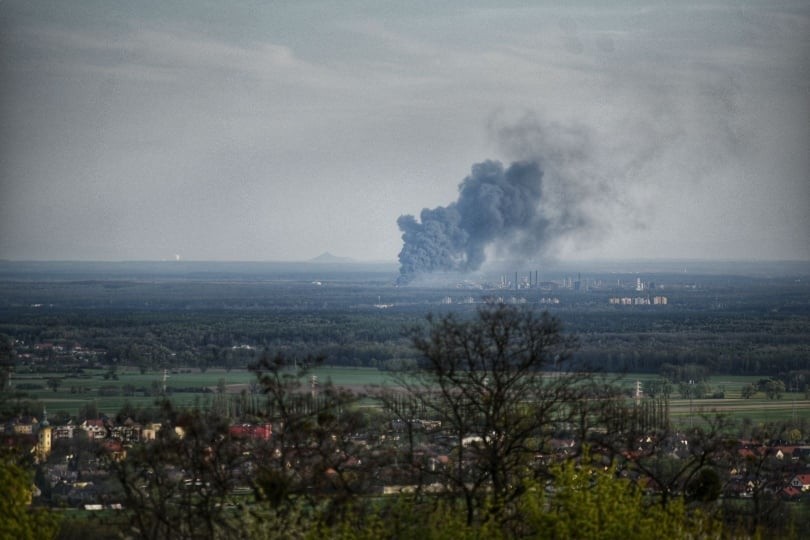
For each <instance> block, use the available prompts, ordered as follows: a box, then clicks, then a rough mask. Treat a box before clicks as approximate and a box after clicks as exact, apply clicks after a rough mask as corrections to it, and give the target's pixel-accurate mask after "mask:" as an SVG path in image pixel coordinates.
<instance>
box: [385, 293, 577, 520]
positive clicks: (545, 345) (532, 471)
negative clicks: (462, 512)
mask: <svg viewBox="0 0 810 540" xmlns="http://www.w3.org/2000/svg"><path fill="white" fill-rule="evenodd" d="M409 336H410V338H411V341H412V343H413V346H414V347H415V349H416V350H417V351H418V352H419V353H420V359H419V361H418V363H417V365H416V366H415V367H414V368H412V369H405V370H404V371H402V372H400V373H399V374H398V375H397V376H396V380H397V383H398V386H399V392H402V393H404V395H405V396H406V397H405V401H406V403H408V407H407V408H405V409H404V410H405V411H406V412H407V413H408V414H412V411H413V410H415V409H416V410H422V411H424V412H425V414H426V416H428V417H429V418H426V419H425V420H429V421H433V422H440V423H441V430H442V432H443V433H444V434H445V435H446V436H447V439H448V440H449V444H448V445H447V448H446V450H447V452H448V456H449V458H450V462H449V463H448V465H447V466H446V467H441V468H439V469H438V471H437V474H438V475H439V478H440V480H441V481H442V482H443V483H444V485H445V488H446V489H447V490H449V491H451V492H453V493H454V494H456V495H459V496H461V497H462V499H463V500H464V502H465V505H466V514H467V522H468V523H472V522H473V520H474V519H475V513H476V510H477V509H478V508H480V506H481V504H482V501H483V499H484V498H486V497H487V496H488V495H491V496H492V498H494V500H495V505H496V506H498V505H501V504H505V503H508V502H509V501H510V500H512V499H513V498H515V497H517V496H519V495H520V494H521V493H522V491H523V489H524V482H523V480H525V479H527V478H528V477H530V476H533V475H536V474H537V472H538V467H537V462H535V460H534V457H535V456H537V455H538V454H539V453H541V452H542V451H543V450H544V448H545V446H546V445H545V443H546V442H547V441H548V440H549V438H551V437H552V435H553V434H554V433H555V431H557V430H559V429H562V428H564V427H566V426H568V424H569V422H570V421H571V420H572V418H573V416H572V415H573V414H574V407H572V406H571V405H572V404H573V403H575V402H576V401H578V399H579V398H582V397H584V395H585V393H586V386H587V385H585V384H583V382H584V381H586V380H587V379H588V378H589V375H588V374H586V373H584V372H581V371H576V370H573V369H571V367H572V366H571V354H570V353H571V351H572V350H573V347H574V345H575V341H574V340H573V339H572V338H570V337H567V336H565V335H564V334H563V333H562V331H561V328H560V323H559V321H558V320H557V319H555V318H554V317H551V316H550V315H549V314H548V313H542V314H539V315H538V314H536V313H534V312H533V311H531V310H529V309H522V308H518V307H513V306H508V305H504V304H501V303H490V304H487V305H486V306H485V307H483V308H481V309H479V310H478V312H477V315H476V316H475V317H474V318H472V319H461V318H459V317H457V316H456V315H453V314H449V315H445V316H442V317H439V318H434V317H432V316H429V317H428V320H427V325H426V326H418V327H415V328H413V329H411V331H410V332H409ZM391 396H392V395H391V394H389V395H388V397H387V399H386V400H384V403H387V404H388V405H389V409H390V404H391V403H392V402H393V399H392V397H391ZM398 414H399V415H400V416H402V411H400V412H399V413H398ZM400 419H401V420H403V421H405V422H406V425H408V426H410V425H411V423H413V420H414V419H408V418H400ZM409 429H410V427H409ZM411 453H412V451H411Z"/></svg>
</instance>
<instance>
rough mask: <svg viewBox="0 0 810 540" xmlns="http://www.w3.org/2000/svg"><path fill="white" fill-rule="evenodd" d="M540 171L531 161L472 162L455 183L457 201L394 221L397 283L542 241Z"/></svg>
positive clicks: (546, 225) (545, 229)
mask: <svg viewBox="0 0 810 540" xmlns="http://www.w3.org/2000/svg"><path fill="white" fill-rule="evenodd" d="M542 180H543V172H542V171H541V170H540V166H539V164H537V163H536V162H533V161H522V162H516V163H512V164H511V165H510V166H509V167H508V168H507V169H504V167H503V165H502V164H501V163H500V162H498V161H485V162H483V163H478V164H476V165H473V167H472V173H471V174H470V175H469V176H468V177H467V178H465V179H464V181H463V182H461V184H460V185H459V196H458V200H457V201H455V202H453V203H450V204H449V205H448V206H444V207H443V206H439V207H437V208H434V209H432V210H431V209H429V208H425V209H424V210H422V213H421V214H420V216H419V217H420V220H421V221H417V220H416V218H414V216H411V215H404V216H401V217H400V218H399V220H397V224H398V225H399V228H400V230H401V231H402V240H403V243H404V244H403V246H402V251H401V252H400V253H399V262H400V282H404V283H407V282H408V281H410V280H411V279H412V278H413V277H415V276H416V275H417V274H421V273H427V272H435V271H461V272H465V271H473V270H477V269H478V268H480V267H481V265H482V264H483V263H484V261H485V260H486V255H485V250H486V249H487V248H488V247H490V246H491V247H494V248H495V249H496V251H503V252H511V251H512V250H513V249H515V248H517V247H520V248H521V249H526V248H528V249H535V250H536V249H537V248H538V247H539V246H542V245H543V244H545V242H546V240H547V238H546V236H547V235H548V233H549V231H550V229H552V228H553V227H552V225H553V224H552V223H551V222H550V221H549V220H548V219H547V218H546V217H545V215H544V212H543V209H542V207H541V204H540V203H541V197H542Z"/></svg>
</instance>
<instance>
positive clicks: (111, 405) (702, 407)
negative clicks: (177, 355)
mask: <svg viewBox="0 0 810 540" xmlns="http://www.w3.org/2000/svg"><path fill="white" fill-rule="evenodd" d="M311 373H312V374H313V375H316V376H317V377H318V381H319V382H320V383H324V382H326V381H328V380H331V381H332V382H333V383H334V384H336V385H338V386H344V387H348V388H350V389H351V390H353V391H355V392H363V391H364V389H366V388H368V387H370V386H373V385H384V384H390V383H391V375H390V373H388V372H385V371H379V370H377V369H374V368H350V367H331V366H322V367H318V368H316V369H313V370H312V372H311ZM104 374H105V371H104V370H86V372H85V374H84V375H83V376H82V377H81V378H77V377H64V376H63V375H60V374H49V373H38V374H31V375H25V374H20V373H17V374H15V375H14V378H13V384H14V385H15V386H16V387H18V388H19V387H20V386H22V387H23V388H25V385H31V384H34V385H40V386H41V387H42V388H40V389H37V390H26V391H25V393H26V394H27V396H28V397H31V398H36V399H38V400H40V401H42V402H43V403H44V404H45V406H46V407H47V409H48V411H49V413H50V412H53V413H58V412H65V413H68V414H70V415H77V414H78V412H79V409H80V408H81V407H82V406H84V405H86V404H87V403H88V402H94V403H95V405H96V407H97V408H98V410H99V411H100V412H102V413H106V414H108V415H111V414H115V413H116V412H117V411H118V410H120V409H121V407H122V406H123V405H124V403H126V402H129V403H130V404H132V405H136V406H141V407H151V406H154V404H155V396H154V394H153V392H154V390H155V389H156V388H157V389H158V390H159V389H160V388H162V386H163V372H162V371H155V372H146V373H141V372H140V371H138V370H137V369H134V368H122V369H119V370H118V371H117V373H116V375H117V377H118V379H117V380H114V379H105V378H104ZM50 378H59V379H60V384H59V387H58V389H57V391H56V392H54V391H53V390H52V389H50V388H49V387H48V386H47V380H48V379H50ZM606 378H608V379H614V380H615V382H616V383H617V384H619V385H621V386H622V387H624V388H626V389H627V390H628V391H631V390H632V389H634V388H635V385H636V381H640V382H641V383H642V387H643V386H644V384H645V383H646V382H648V381H650V380H652V379H656V378H658V377H657V376H656V375H651V374H622V375H612V376H611V375H606ZM758 379H759V378H758V377H744V376H716V377H712V378H710V380H709V384H710V386H711V388H712V389H722V390H723V391H724V393H725V398H724V399H694V400H688V399H680V397H679V396H678V394H677V393H675V394H673V396H672V400H671V404H670V411H671V418H672V420H673V421H674V422H675V423H676V424H680V425H687V424H689V423H694V422H696V421H699V418H700V415H701V414H702V413H710V414H711V413H713V412H714V411H717V412H721V413H724V414H728V415H730V416H733V417H739V418H743V417H748V418H750V419H751V420H753V421H757V422H764V421H773V420H786V421H788V420H792V419H794V420H795V419H802V418H804V419H809V418H810V400H807V399H805V396H804V394H798V393H790V392H786V393H784V394H783V395H782V397H781V399H778V400H770V399H767V398H766V397H765V395H764V394H762V393H758V394H757V395H756V396H754V397H753V398H751V399H742V398H741V397H740V392H741V389H742V388H743V387H744V386H745V385H748V384H750V383H752V382H753V383H755V382H756V381H757V380H758ZM255 380H256V379H255V376H254V375H253V373H251V372H250V371H248V370H244V369H234V370H231V371H225V370H223V369H209V370H207V371H205V372H201V371H199V370H197V369H193V370H191V369H177V370H172V371H171V372H169V374H168V377H167V380H166V384H167V386H168V387H170V388H171V387H174V388H208V389H210V392H208V393H203V392H173V393H172V394H171V399H172V401H173V402H174V403H175V404H176V405H177V406H179V407H183V406H190V405H193V404H194V403H195V402H197V403H199V402H204V400H206V399H211V398H212V397H213V395H214V393H215V392H216V391H217V387H218V385H219V383H220V381H224V383H225V391H226V393H229V394H238V393H239V392H241V391H242V390H246V389H248V388H249V385H250V384H251V383H252V382H255ZM309 384H310V380H309V379H307V380H304V381H302V385H309ZM125 386H130V387H134V388H136V389H141V390H144V389H145V390H146V393H144V392H143V391H138V392H135V393H134V394H133V395H129V396H124V395H122V392H121V391H122V390H123V388H124V387H125ZM105 388H106V389H107V391H108V392H109V393H110V394H113V393H114V392H113V390H114V389H117V390H118V391H117V392H115V394H114V395H104V389H105ZM675 392H677V389H675Z"/></svg>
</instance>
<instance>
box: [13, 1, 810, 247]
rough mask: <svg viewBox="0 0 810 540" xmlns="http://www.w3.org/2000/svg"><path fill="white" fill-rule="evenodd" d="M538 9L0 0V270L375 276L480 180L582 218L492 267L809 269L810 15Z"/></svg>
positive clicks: (515, 5)
mask: <svg viewBox="0 0 810 540" xmlns="http://www.w3.org/2000/svg"><path fill="white" fill-rule="evenodd" d="M554 4H555V3H551V2H548V3H543V2H516V1H515V2H513V1H508V0H507V1H498V2H484V1H476V0H465V1H448V2H421V1H418V0H416V1H412V2H394V1H386V0H367V1H359V0H346V1H341V2H334V1H322V2H320V1H308V0H295V1H284V0H264V1H259V0H246V1H240V2H222V1H208V0H188V1H172V0H160V1H149V0H143V1H139V2H131V1H123V2H119V1H114V0H98V1H92V0H72V1H70V2H65V1H64V0H39V1H33V2H32V1H30V0H4V1H3V2H2V3H0V259H8V260H172V259H175V258H176V257H177V256H179V257H181V258H182V259H184V260H257V261H263V260H273V261H285V260H307V259H310V258H313V257H316V256H317V255H319V254H321V253H322V252H325V251H329V252H331V253H333V254H335V255H338V256H342V257H352V258H355V259H358V260H369V261H372V260H373V261H395V260H396V259H397V255H398V253H399V251H400V250H401V249H402V245H403V243H402V238H401V236H402V232H401V231H400V230H399V229H398V227H397V220H398V218H399V217H400V216H401V215H403V214H411V215H414V216H416V218H417V219H418V218H419V215H420V212H421V210H422V209H423V208H436V207H439V206H446V205H448V204H450V203H451V202H453V201H455V200H456V199H457V198H458V197H459V184H460V183H461V182H462V181H463V180H464V179H465V178H466V177H467V176H469V175H470V174H471V170H472V168H473V166H474V165H475V164H477V163H482V162H485V161H487V160H495V161H501V162H502V163H503V164H504V165H505V166H508V165H509V164H510V163H512V162H514V161H533V162H536V163H538V164H539V166H540V168H541V169H542V171H543V177H542V202H541V203H540V204H541V205H542V206H543V208H542V211H543V212H544V215H552V216H553V215H555V213H556V214H560V213H561V212H564V210H565V209H567V208H570V207H572V205H573V206H575V207H576V208H577V211H578V212H579V214H578V215H581V216H586V219H582V220H579V221H577V224H575V225H572V226H571V227H567V228H565V229H564V230H560V231H559V233H558V234H555V235H554V238H550V239H549V240H548V241H547V242H546V243H545V244H544V245H543V246H542V247H538V246H536V245H533V247H532V248H531V249H532V250H535V252H524V253H519V254H516V253H510V254H508V255H510V256H519V257H521V258H523V259H526V260H533V259H544V258H546V259H548V258H554V259H558V260H577V259H583V260H584V259H654V258H668V259H672V258H692V259H719V260H734V259H746V260H749V259H752V260H784V259H791V260H808V259H810V2H807V1H795V2H789V1H788V2H783V1H778V0H777V1H771V0H768V1H762V2H744V1H738V0H734V1H727V2H724V1H717V2H712V1H700V2H697V1H696V2H691V3H690V2H656V1H647V2H641V1H625V0H621V1H617V2H610V3H604V2H586V1H581V2H570V3H567V4H569V5H567V6H565V7H560V6H556V5H554ZM607 5H609V6H610V7H609V8H608V7H606V6H607ZM502 255H503V253H501V252H499V251H498V249H497V246H495V247H492V248H491V249H490V251H489V256H490V257H498V256H502Z"/></svg>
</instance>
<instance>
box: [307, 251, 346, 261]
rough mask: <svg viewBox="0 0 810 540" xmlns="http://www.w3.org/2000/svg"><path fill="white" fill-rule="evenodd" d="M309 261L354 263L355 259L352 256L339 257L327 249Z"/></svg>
mask: <svg viewBox="0 0 810 540" xmlns="http://www.w3.org/2000/svg"><path fill="white" fill-rule="evenodd" d="M309 262H314V263H352V262H355V260H354V259H352V258H350V257H338V256H336V255H332V254H331V253H329V252H328V251H325V252H323V253H321V254H320V255H318V256H317V257H315V258H314V259H310V260H309Z"/></svg>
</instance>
